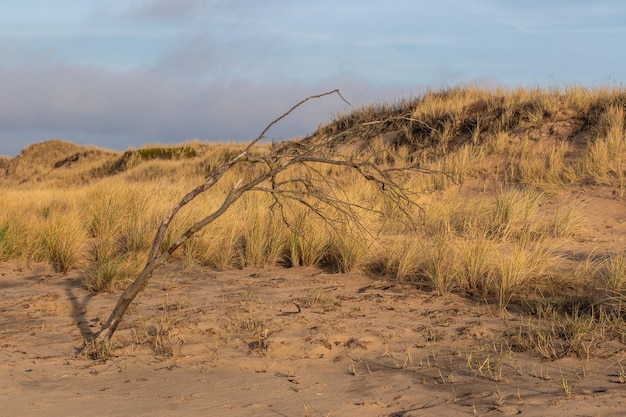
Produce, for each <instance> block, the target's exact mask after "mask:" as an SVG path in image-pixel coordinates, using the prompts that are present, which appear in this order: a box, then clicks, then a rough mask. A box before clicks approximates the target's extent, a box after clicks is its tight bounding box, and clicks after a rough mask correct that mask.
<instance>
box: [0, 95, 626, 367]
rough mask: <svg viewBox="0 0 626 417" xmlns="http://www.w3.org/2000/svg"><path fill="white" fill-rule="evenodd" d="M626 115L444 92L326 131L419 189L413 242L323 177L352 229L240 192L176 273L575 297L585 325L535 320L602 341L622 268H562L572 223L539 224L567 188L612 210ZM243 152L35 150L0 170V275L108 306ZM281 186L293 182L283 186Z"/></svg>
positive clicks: (573, 102)
mask: <svg viewBox="0 0 626 417" xmlns="http://www.w3.org/2000/svg"><path fill="white" fill-rule="evenodd" d="M625 106H626V92H625V91H623V90H622V89H620V88H614V89H602V88H600V89H594V90H588V89H583V88H567V89H564V90H557V89H553V90H549V89H548V90H541V89H516V90H491V89H481V88H476V87H463V88H461V87H459V88H450V89H444V90H439V91H431V92H428V93H426V94H424V95H422V96H419V97H417V98H414V99H411V100H405V101H400V102H397V103H392V104H381V105H374V106H369V107H366V108H362V109H358V110H356V111H354V112H352V113H349V114H346V115H340V116H338V117H337V118H336V120H335V121H334V122H332V123H330V124H328V125H326V126H322V127H320V128H319V129H318V131H317V132H316V133H315V134H314V135H321V136H324V135H335V136H336V137H338V138H339V140H338V141H337V143H338V144H339V145H338V149H335V150H334V151H335V152H344V153H346V154H359V155H364V156H366V157H368V158H370V160H371V161H373V162H375V163H377V164H380V165H383V166H387V167H391V166H395V164H397V163H399V162H400V161H403V162H412V163H419V164H420V167H421V168H424V169H430V170H433V171H434V172H433V173H432V174H430V175H424V176H421V177H418V178H417V179H412V180H410V182H409V180H407V182H406V183H405V184H404V185H405V186H406V187H407V188H408V189H410V190H411V192H413V193H414V198H415V202H416V203H418V204H419V205H420V207H422V208H423V211H420V210H415V212H411V213H409V214H410V216H411V217H412V220H413V223H414V224H412V225H409V224H406V223H404V222H400V221H398V220H397V219H399V218H401V216H400V215H399V213H400V212H401V211H402V210H406V208H402V207H397V206H395V205H393V204H391V199H386V198H385V197H384V195H383V196H382V197H381V195H380V194H375V193H374V192H373V190H372V189H371V187H372V185H371V184H370V183H368V182H366V181H364V180H362V179H361V178H359V176H358V175H355V173H354V172H353V171H350V170H347V169H345V168H340V167H333V166H331V167H323V166H320V167H316V168H315V169H316V170H318V172H320V173H322V174H323V176H324V178H327V179H328V180H327V181H328V192H329V193H333V194H332V195H333V197H336V198H341V199H346V200H350V201H352V202H355V203H357V204H359V205H361V206H363V207H365V208H367V209H368V210H363V211H362V212H357V213H353V214H356V217H357V219H358V221H357V222H352V223H349V222H348V223H346V222H345V216H342V215H341V213H337V212H333V210H332V208H328V207H318V209H319V213H323V214H324V215H325V216H326V219H322V218H320V217H319V216H318V215H317V214H316V213H314V212H311V211H310V210H307V209H306V208H305V207H304V206H298V205H292V206H284V207H282V210H278V209H277V208H276V207H274V210H269V207H270V206H271V205H272V199H271V198H270V197H269V196H268V195H266V194H262V193H259V192H252V193H249V194H247V195H246V196H245V198H242V199H241V200H240V201H239V202H237V203H236V204H235V205H234V206H233V207H232V208H231V210H230V211H228V212H227V213H226V214H225V215H224V216H223V217H222V218H220V219H219V220H218V221H216V222H214V223H212V224H211V225H209V226H208V227H207V228H206V229H205V230H203V231H202V233H199V234H198V235H197V237H196V238H194V239H192V240H191V241H189V242H188V243H187V244H186V246H185V247H184V248H183V250H182V251H180V252H179V253H178V254H177V256H178V258H177V260H178V261H182V262H184V264H185V265H186V266H189V267H190V266H192V265H194V264H196V263H197V264H201V265H206V266H209V267H213V268H218V269H227V268H241V267H245V266H256V267H264V266H271V265H285V266H308V265H320V266H325V267H328V268H329V269H332V270H335V271H338V272H346V271H350V270H354V269H358V268H367V269H369V270H373V271H376V272H378V273H383V274H386V275H388V276H390V277H393V278H395V279H399V280H403V281H406V282H415V283H417V284H419V285H421V286H424V287H429V288H431V289H433V290H435V291H436V292H437V293H440V294H445V293H448V292H451V291H452V292H455V291H456V292H460V293H463V294H467V295H469V296H477V297H480V298H481V299H485V300H487V301H488V302H492V303H494V304H495V305H497V306H499V307H500V308H502V309H506V308H507V307H508V306H509V305H510V304H511V303H516V304H519V305H535V306H536V305H537V299H539V300H540V302H541V303H543V304H546V305H549V304H551V303H553V304H555V305H556V304H558V305H566V304H567V302H564V301H563V298H564V297H565V298H566V297H567V296H568V295H567V294H565V295H564V294H563V291H561V290H560V289H562V288H563V287H567V288H569V289H570V291H569V293H571V294H572V297H574V296H576V297H578V296H579V294H581V293H585V294H587V295H588V298H589V299H593V300H595V301H594V303H595V304H594V305H593V308H594V312H593V314H591V313H590V314H589V315H588V316H584V320H583V318H581V317H583V316H582V315H580V314H579V315H578V316H575V315H572V313H571V311H570V312H569V313H568V312H567V311H559V312H558V314H556V313H555V315H553V316H551V318H550V320H549V321H550V322H551V323H552V325H553V326H557V325H560V326H561V327H563V326H565V324H567V323H568V322H567V321H564V320H575V322H574V323H573V324H571V323H570V324H568V326H570V327H572V326H574V327H576V329H582V330H576V329H574V330H576V331H579V332H582V333H585V332H588V331H591V330H589V329H591V328H592V327H593V326H590V325H588V324H587V321H590V322H591V323H595V324H598V323H599V322H598V320H600V319H599V318H598V317H602V320H603V321H602V322H601V325H602V326H604V328H610V327H611V326H613V325H617V323H618V322H619V320H621V318H622V316H623V313H624V310H623V307H622V304H623V297H624V294H625V291H626V290H625V288H626V261H624V255H623V254H621V253H618V254H611V255H609V256H607V257H605V258H604V259H603V260H601V261H597V260H595V259H594V260H592V259H591V258H586V259H582V260H579V261H577V262H575V263H573V264H569V266H567V267H563V264H562V262H561V261H562V259H560V257H559V255H558V254H557V252H556V251H554V250H553V249H554V247H553V245H552V244H553V242H554V241H555V240H559V239H560V240H561V241H567V240H568V239H574V238H576V237H578V236H579V235H580V234H581V233H582V232H583V230H584V229H583V226H582V222H581V220H580V218H579V217H578V215H577V213H576V211H575V208H574V207H572V206H568V205H566V204H562V205H559V206H558V207H557V208H556V209H553V210H551V211H546V210H544V208H545V207H546V206H548V205H549V204H550V203H551V202H552V201H554V200H558V194H559V192H560V191H561V190H563V189H564V188H565V187H572V186H577V185H578V186H585V185H589V184H592V185H595V186H605V187H610V188H611V189H613V190H615V195H616V196H617V197H618V198H621V197H623V192H624V186H625V184H626V167H625V157H626V145H625V143H626V140H625V138H626V127H625V123H626V121H625V120H626V110H625ZM306 140H307V139H306V138H305V139H304V140H303V143H305V144H306V143H307V142H306ZM240 149H241V146H239V145H234V144H213V145H208V144H203V143H200V142H190V143H188V144H184V145H181V146H180V147H168V146H162V145H160V146H153V147H147V148H143V149H140V150H130V151H128V152H125V153H114V152H110V151H106V150H101V149H96V148H81V147H78V146H76V145H73V144H68V143H66V142H62V141H51V142H46V143H44V144H38V145H32V146H30V147H29V148H27V149H25V150H24V151H23V152H22V153H21V154H20V155H19V156H18V157H16V158H13V159H10V160H7V159H3V160H2V161H1V168H2V171H0V173H3V172H6V174H5V175H0V186H2V187H3V192H2V193H1V194H0V260H2V261H4V260H9V259H16V258H27V259H31V258H32V259H38V260H45V261H47V262H48V263H49V264H50V265H51V267H53V268H54V269H55V270H57V271H61V272H66V271H68V270H71V269H73V268H81V269H83V270H84V271H85V272H86V273H85V286H86V287H87V288H89V289H90V290H91V291H94V292H98V291H116V290H117V289H119V288H120V287H121V286H123V285H124V284H125V283H126V282H127V281H128V279H129V278H131V277H132V276H133V275H134V274H135V273H136V272H137V270H138V268H140V267H141V263H142V262H144V261H145V257H146V255H147V251H148V249H149V247H150V245H151V242H152V237H153V235H154V232H155V230H156V227H157V225H158V223H159V221H160V219H161V218H162V216H163V215H164V213H165V212H166V211H167V210H168V209H169V208H170V207H171V206H172V205H173V204H175V203H176V202H177V201H178V200H179V199H180V197H181V196H182V195H183V193H185V192H186V191H188V190H190V189H192V188H193V187H195V186H196V185H197V184H198V183H200V182H201V181H202V180H203V178H204V177H205V175H206V174H207V173H209V172H211V170H213V169H214V168H215V167H216V166H219V164H220V163H223V162H224V161H225V160H227V159H228V158H229V157H230V156H231V155H233V154H235V152H237V151H238V150H240ZM267 149H268V148H267V147H266V146H265V145H264V146H261V147H260V148H259V150H258V152H261V153H263V152H266V151H267ZM251 175H254V173H253V172H252V171H245V170H244V169H242V168H236V169H233V170H232V172H230V173H228V174H227V175H226V176H225V177H224V178H223V180H222V182H221V183H220V184H219V185H218V186H217V187H215V188H214V189H213V190H212V192H211V193H210V195H206V196H204V195H203V196H201V197H200V198H198V201H197V202H196V203H197V204H193V205H190V206H189V207H185V209H184V210H183V211H182V212H181V213H180V216H179V218H178V219H177V220H176V221H175V222H174V224H173V225H172V227H171V231H170V234H169V235H168V236H167V238H166V241H165V243H166V244H167V243H169V242H171V241H172V240H173V239H175V238H176V237H177V236H178V234H179V233H180V232H181V231H182V230H184V229H185V228H186V227H188V226H189V225H190V224H192V223H193V222H195V221H197V220H198V219H200V218H202V217H203V216H204V215H206V213H208V212H209V211H210V210H212V209H215V208H216V207H217V206H218V204H219V203H220V202H221V201H222V199H223V197H224V195H225V194H226V193H227V192H228V190H229V188H230V187H232V184H233V183H235V182H236V181H237V180H238V179H240V178H242V177H244V178H247V177H250V176H251ZM285 175H287V176H292V177H293V176H298V175H302V173H301V172H300V171H299V170H298V169H297V168H294V169H292V170H290V171H289V172H287V173H285ZM283 179H287V178H283ZM383 213H384V214H386V215H383ZM569 293H568V294H569ZM553 300H556V301H553ZM597 300H601V301H599V302H597ZM604 307H606V310H603V308H604ZM563 317H565V318H563ZM611 319H612V321H611ZM576 320H578V321H576ZM585 320H587V321H585ZM559 323H560V324H559ZM581 323H584V325H583V324H581ZM541 329H544V330H541ZM541 329H535V330H533V331H530V330H528V331H524V337H526V338H527V339H528V340H529V342H528V343H530V344H531V345H532V346H533V347H532V348H533V349H535V350H537V351H542V350H545V352H546V353H543V354H544V356H548V357H557V356H559V355H561V354H562V352H564V351H565V352H576V354H579V352H580V351H581V349H583V348H582V347H581V346H582V345H584V343H586V342H583V341H581V342H579V341H577V340H578V339H576V337H578V336H576V335H575V334H574V333H576V331H574V330H571V329H570V330H563V329H561V330H559V332H560V333H559V334H562V335H566V336H564V337H560V339H559V340H567V341H568V342H567V343H568V347H567V348H558V347H555V343H556V342H555V341H553V340H550V339H549V337H548V333H549V332H547V330H545V328H543V327H542V328H541ZM550 329H551V330H550V331H556V330H555V329H554V328H550ZM161 333H162V332H160V331H157V332H156V333H155V337H156V336H158V335H159V334H161ZM553 333H554V332H553ZM608 333H610V332H608ZM585 334H587V333H585ZM564 338H565V339H564ZM582 339H584V338H582ZM155 341H157V339H155ZM155 343H156V342H155ZM159 343H161V342H159ZM161 344H162V343H161ZM585 346H586V345H585ZM527 347H528V346H521V345H520V349H521V348H527ZM550 349H552V352H551V351H550ZM555 352H556V353H555Z"/></svg>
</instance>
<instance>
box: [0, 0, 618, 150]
mask: <svg viewBox="0 0 626 417" xmlns="http://www.w3.org/2000/svg"><path fill="white" fill-rule="evenodd" d="M625 50H626V2H623V1H620V0H596V1H587V0H584V1H580V0H567V1H566V0H526V1H516V0H499V1H496V0H433V1H431V0H386V1H381V0H376V1H372V0H359V1H357V0H314V1H312V0H306V1H305V0H55V1H51V0H29V1H23V0H3V1H2V2H1V3H0V57H1V58H0V155H8V156H11V157H13V156H15V155H16V154H18V153H19V152H20V151H21V150H22V149H23V148H25V147H26V146H27V145H29V144H32V143H37V142H41V141H45V140H50V139H55V138H60V139H63V140H67V141H70V142H74V143H77V144H80V145H95V146H99V147H103V148H109V149H116V150H125V149H128V148H132V147H135V148H137V147H140V146H142V145H145V144H157V143H162V144H174V143H180V142H184V141H187V140H190V139H200V140H210V141H225V142H231V141H235V142H244V141H247V140H250V139H251V138H254V137H256V136H257V135H258V134H259V133H260V132H261V131H262V130H263V128H264V127H265V126H266V125H267V124H268V123H269V122H270V121H271V120H273V119H274V118H276V117H277V116H279V115H281V114H282V113H283V112H285V111H286V110H288V109H289V108H290V107H291V106H292V105H293V104H295V103H297V102H298V101H300V100H301V99H303V98H305V97H308V96H310V95H314V94H319V93H322V92H325V91H329V90H333V89H336V88H338V89H340V91H341V92H342V94H343V95H344V96H345V98H346V99H347V100H348V101H349V102H350V103H351V104H352V106H348V105H347V104H346V103H344V102H343V101H341V99H339V98H338V97H336V96H328V97H324V98H322V99H319V100H314V101H311V102H308V103H307V104H305V105H304V106H303V107H301V108H299V109H298V110H297V111H296V112H295V113H293V114H292V115H291V116H290V117H289V118H287V119H285V120H284V121H283V122H282V123H281V124H279V125H278V126H276V127H275V128H273V129H272V130H270V131H269V132H268V134H267V138H268V140H274V141H278V140H284V139H289V138H291V137H294V136H305V135H307V134H309V133H312V132H313V131H315V129H316V128H317V126H318V125H319V124H321V123H326V122H328V121H330V120H331V119H332V118H333V117H334V116H336V115H337V114H338V113H345V112H349V111H351V110H353V109H355V108H358V107H360V106H363V105H366V104H371V103H380V102H393V101H397V100H399V99H401V98H410V97H415V96H417V95H419V94H420V93H423V92H424V91H426V90H428V89H438V88H445V87H452V86H456V85H468V84H478V85H482V86H504V87H511V88H515V87H520V86H521V87H537V86H539V87H551V88H552V87H567V86H571V85H580V86H585V87H590V88H593V87H597V86H615V85H621V83H622V82H623V81H624V80H625V79H626V54H624V51H625Z"/></svg>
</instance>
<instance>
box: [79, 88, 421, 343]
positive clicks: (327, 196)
mask: <svg viewBox="0 0 626 417" xmlns="http://www.w3.org/2000/svg"><path fill="white" fill-rule="evenodd" d="M332 94H336V95H338V96H339V97H340V98H341V99H342V100H344V101H345V102H346V103H348V102H347V101H346V100H345V99H344V98H343V96H342V95H341V93H340V92H339V90H333V91H329V92H326V93H323V94H318V95H313V96H310V97H307V98H305V99H304V100H302V101H300V102H299V103H298V104H296V105H295V106H293V107H292V108H291V109H289V111H287V112H286V113H284V114H283V115H281V116H280V117H278V118H277V119H276V120H274V121H272V122H271V123H270V124H269V125H268V126H267V127H266V128H265V129H264V130H263V131H262V132H261V134H260V135H259V136H258V137H257V138H256V139H254V140H253V141H252V142H251V143H250V144H249V145H247V146H246V147H245V148H244V150H243V151H242V152H241V153H239V154H237V155H235V156H233V157H232V158H230V159H229V160H228V161H227V162H225V163H223V164H222V165H221V166H219V167H217V168H216V169H214V170H213V171H212V172H210V173H209V174H208V175H207V177H206V178H205V181H204V182H203V183H202V184H200V185H199V186H198V187H196V188H195V189H193V190H192V191H190V192H189V193H187V194H186V195H185V196H184V197H183V198H182V199H181V200H180V201H179V202H178V203H177V204H176V205H175V206H174V207H172V208H171V209H170V211H169V212H168V213H167V214H166V215H165V217H164V218H163V220H162V221H161V224H160V226H159V228H158V230H157V232H156V235H155V237H154V241H153V243H152V247H151V249H150V253H149V255H148V259H147V262H146V265H145V266H144V268H143V270H142V271H141V272H140V273H139V274H138V275H137V277H136V278H135V280H134V281H133V282H132V283H131V284H130V285H129V286H128V287H127V288H126V289H125V291H124V292H123V293H122V295H121V296H120V298H119V300H118V302H117V304H116V306H115V308H114V309H113V312H112V313H111V315H110V316H109V318H108V319H107V321H106V323H104V325H103V326H102V328H101V330H100V332H99V333H98V334H97V335H96V336H95V338H94V340H93V341H91V342H92V343H95V344H102V343H108V342H109V341H110V339H111V337H112V336H113V333H114V332H115V330H116V329H117V326H118V325H119V324H120V322H121V320H122V319H123V317H124V314H125V312H126V309H127V308H128V306H129V305H130V304H131V303H132V301H133V300H134V299H135V297H137V295H138V294H139V293H140V292H141V291H142V290H143V289H144V288H145V287H146V285H147V283H148V281H149V280H150V278H151V276H152V274H153V272H154V270H155V269H156V268H158V267H159V266H161V265H163V264H164V263H165V262H167V261H168V259H169V258H170V257H171V256H172V254H173V253H174V252H175V251H176V250H177V249H178V248H179V247H180V246H181V245H183V244H184V243H185V242H186V241H187V240H188V239H189V238H191V237H192V236H193V235H194V234H196V233H197V232H199V231H200V230H201V229H202V228H204V227H205V226H207V225H208V224H210V223H211V222H213V221H215V220H216V219H217V218H219V217H220V216H221V215H222V214H224V213H225V212H226V211H227V210H228V209H229V208H230V207H231V206H232V205H233V203H235V202H236V201H237V200H238V199H239V198H240V197H241V196H242V195H244V193H246V192H249V191H263V192H266V193H269V194H270V195H272V197H273V199H274V205H275V206H276V207H278V208H279V209H280V210H281V211H282V210H283V208H284V207H285V204H291V203H296V204H301V205H303V206H305V207H306V208H308V209H310V210H312V211H313V212H315V213H316V214H318V215H320V216H322V217H324V216H325V213H324V211H323V210H322V209H321V208H320V207H321V205H325V206H326V207H330V208H332V209H333V210H334V212H335V213H339V216H340V217H341V216H345V217H349V218H352V219H355V218H356V216H354V210H355V209H359V208H363V209H367V208H366V207H360V206H359V205H358V204H356V203H354V202H350V201H347V200H346V199H344V198H342V195H341V193H340V192H339V193H329V189H330V188H329V187H328V186H329V185H332V184H331V182H330V180H329V179H328V178H327V177H326V176H325V175H324V173H323V172H320V171H319V166H320V165H321V166H324V165H326V166H339V167H345V168H347V169H351V170H354V171H355V172H357V173H358V174H360V176H361V177H362V178H364V179H365V180H367V181H369V182H372V183H374V184H375V185H376V187H377V189H378V190H379V192H381V193H384V194H385V195H386V196H387V197H388V198H389V199H391V201H393V202H394V204H395V205H396V206H397V208H399V209H400V210H401V212H404V213H405V214H408V212H409V206H410V205H414V204H415V203H413V200H412V198H411V196H410V193H409V192H408V191H407V190H406V189H405V188H404V187H403V186H402V185H401V184H402V181H403V178H404V176H405V175H406V174H408V173H415V172H424V171H423V170H420V169H419V168H417V167H412V166H402V167H396V166H386V167H385V168H383V167H382V165H381V164H377V163H375V158H372V157H371V155H370V157H367V156H358V155H341V154H338V155H336V153H337V152H336V151H337V149H338V146H339V143H338V140H337V138H338V136H333V135H317V136H316V135H313V136H311V137H309V138H305V139H302V140H298V141H288V142H284V143H280V144H277V145H274V146H273V147H272V148H271V149H270V151H269V152H266V153H259V152H254V150H255V146H256V145H258V143H259V142H260V141H261V140H262V139H263V138H264V137H265V134H266V133H267V131H268V130H269V129H270V128H272V126H274V125H275V124H277V123H278V122H280V121H281V120H282V119H283V118H285V117H287V116H288V115H289V114H291V112H293V111H294V110H295V109H296V108H298V107H300V106H301V105H303V104H304V103H305V102H307V101H309V100H312V99H317V98H321V97H324V96H329V95H332ZM348 104H349V103H348ZM343 135H344V136H343V137H345V132H343ZM242 164H248V165H249V168H248V169H249V172H250V173H251V175H249V177H250V178H248V179H244V178H242V179H240V180H239V181H238V182H237V183H235V184H234V185H233V187H232V188H231V189H230V191H229V192H228V193H227V195H226V197H225V198H224V201H223V202H222V204H221V206H220V207H219V208H218V209H217V210H215V211H214V212H212V213H210V214H209V215H208V216H206V217H205V218H203V219H201V220H199V221H198V222H197V223H195V224H193V225H192V226H191V227H189V228H188V229H187V230H186V231H185V232H184V233H182V235H181V236H180V237H178V239H177V240H176V241H174V243H172V244H171V245H170V246H169V247H168V248H167V249H165V250H162V249H161V248H162V245H163V240H164V237H165V234H166V231H167V230H168V227H169V226H170V224H171V222H172V220H173V219H174V217H175V216H176V214H177V213H178V212H179V211H180V210H181V209H182V208H183V207H184V206H185V205H187V204H189V203H190V202H191V201H192V200H193V199H195V198H196V197H197V196H199V195H200V194H202V193H204V192H205V191H207V190H210V189H211V188H212V187H213V186H215V185H216V184H217V183H218V181H220V179H222V177H223V176H224V174H226V173H227V172H229V170H231V169H232V168H233V167H235V166H237V165H242ZM294 166H298V167H301V168H303V169H304V171H305V172H306V175H304V174H303V175H299V176H295V177H294V176H287V175H284V176H281V175H280V174H283V173H285V172H287V171H288V169H290V168H291V167H294ZM324 185H326V186H324ZM326 220H328V219H326ZM329 221H330V220H329Z"/></svg>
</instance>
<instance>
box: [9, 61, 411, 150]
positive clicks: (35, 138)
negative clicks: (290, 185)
mask: <svg viewBox="0 0 626 417" xmlns="http://www.w3.org/2000/svg"><path fill="white" fill-rule="evenodd" d="M334 88H340V89H341V90H342V92H343V93H344V94H345V95H346V97H347V98H348V99H349V100H351V101H352V102H353V103H354V104H356V105H358V104H363V103H364V102H368V101H377V100H384V99H387V98H390V99H394V98H397V97H400V96H401V95H402V92H400V91H398V90H394V89H393V88H391V87H372V86H371V85H368V84H367V83H365V82H362V81H359V80H356V79H350V78H349V77H335V78H333V79H327V80H323V81H317V82H315V83H312V84H298V85H296V84H288V85H281V84H264V85H258V84H253V83H250V82H245V81H236V80H226V79H221V80H216V81H212V82H205V83H199V82H192V81H188V80H180V79H174V78H171V77H166V76H164V75H163V74H158V73H154V72H150V71H128V72H113V71H105V70H100V69H96V68H92V67H78V66H67V65H56V66H50V67H47V68H43V67H40V68H37V69H32V68H31V69H25V68H12V69H7V68H4V69H2V68H0V91H2V92H3V100H2V101H1V102H0V154H9V155H14V154H15V153H16V152H17V151H18V150H20V149H23V148H24V147H25V146H27V145H28V144H30V143H34V142H39V141H43V140H48V139H53V138H57V137H60V138H62V139H65V140H70V141H72V142H76V143H79V144H94V145H97V146H102V147H110V148H115V149H125V148H127V147H129V146H140V145H142V144H146V143H157V142H161V143H175V142H181V141H184V140H188V139H192V138H198V139H202V140H225V141H230V140H236V141H245V140H249V139H251V138H253V137H255V136H256V135H258V133H259V132H260V131H261V130H262V129H263V128H264V127H265V126H266V125H267V123H268V122H269V121H271V120H273V119H274V118H276V117H277V116H278V115H280V114H282V113H283V112H284V111H286V110H287V109H289V108H290V107H291V106H292V105H293V104H294V103H296V102H298V101H299V100H300V99H302V98H304V97H307V96H309V95H312V94H318V93H320V92H323V91H327V90H332V89H334ZM347 110H348V108H347V107H346V105H345V104H344V103H343V102H341V100H339V99H338V98H336V97H327V98H324V99H323V100H317V101H314V102H311V103H307V104H306V105H305V106H304V107H303V108H301V109H299V110H298V111H296V112H294V114H293V115H292V116H290V117H289V118H287V119H285V121H284V122H281V124H280V125H279V126H277V127H276V128H274V129H272V131H270V132H269V134H268V138H269V139H274V140H282V139H287V138H291V137H293V136H303V135H306V134H308V133H311V132H313V131H314V130H315V129H316V127H317V126H318V124H320V123H322V122H326V121H329V120H330V118H331V117H332V115H334V114H335V113H336V112H338V111H347Z"/></svg>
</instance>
